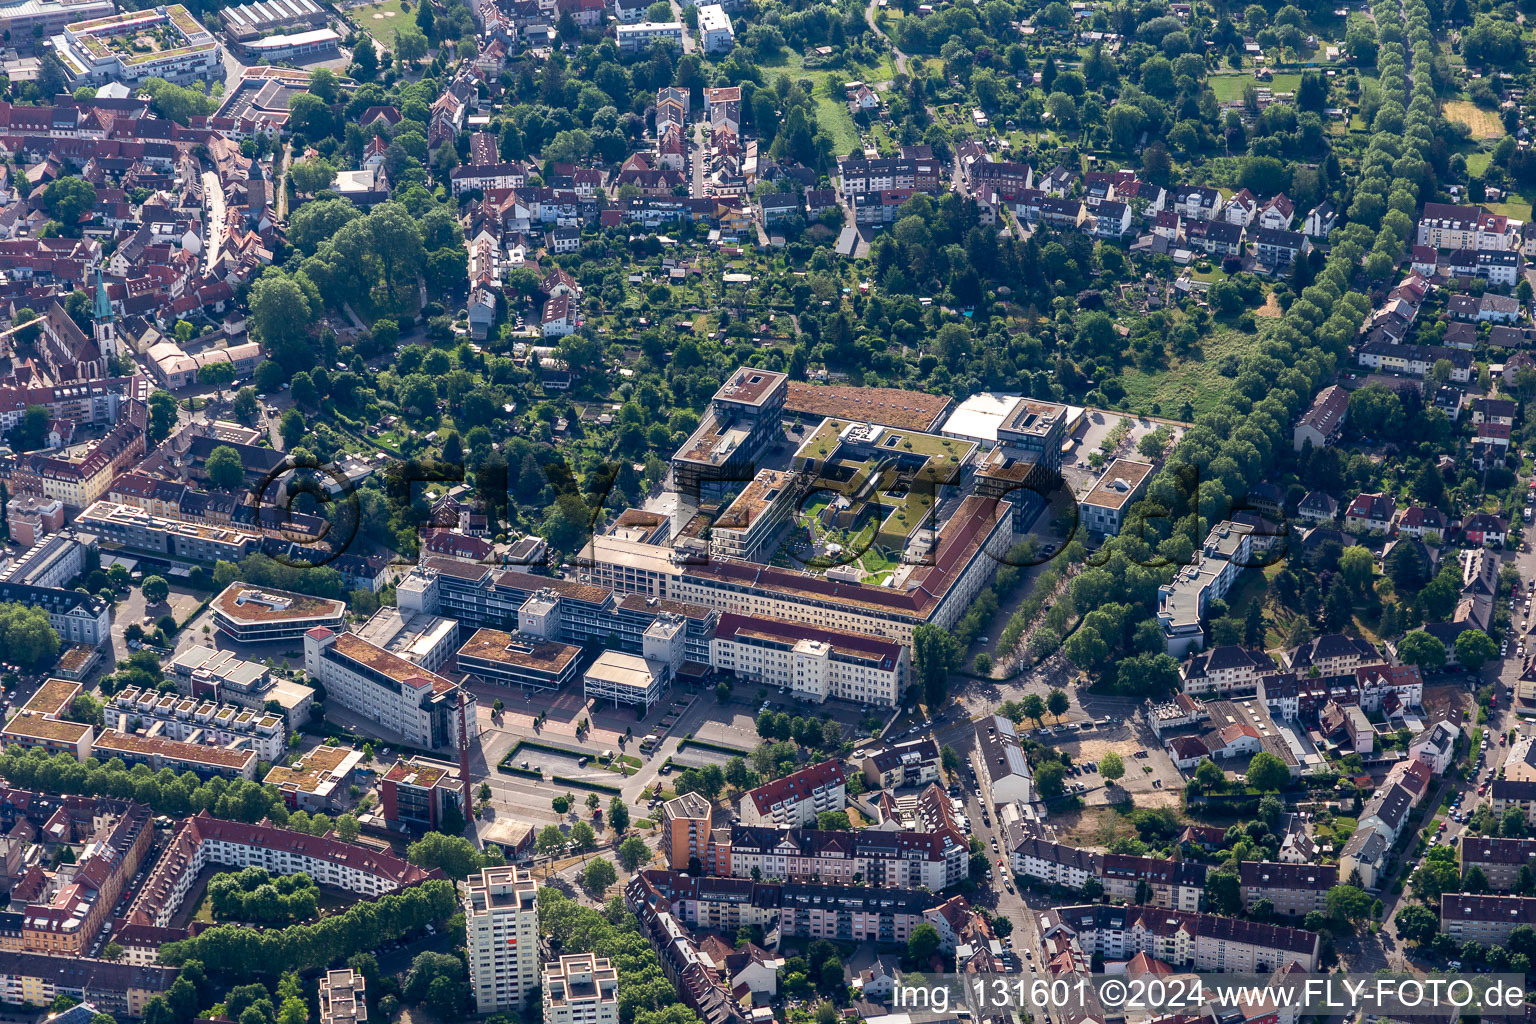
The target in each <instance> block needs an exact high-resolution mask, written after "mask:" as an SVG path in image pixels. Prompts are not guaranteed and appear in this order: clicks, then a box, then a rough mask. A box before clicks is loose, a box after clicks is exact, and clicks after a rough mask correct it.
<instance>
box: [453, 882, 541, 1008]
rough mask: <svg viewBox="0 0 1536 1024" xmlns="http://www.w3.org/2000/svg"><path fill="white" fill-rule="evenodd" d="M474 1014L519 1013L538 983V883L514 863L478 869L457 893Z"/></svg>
mask: <svg viewBox="0 0 1536 1024" xmlns="http://www.w3.org/2000/svg"><path fill="white" fill-rule="evenodd" d="M463 905H464V921H465V936H466V941H467V945H468V960H469V980H470V987H471V989H472V990H473V991H474V994H475V1011H476V1012H477V1013H502V1012H506V1011H509V1010H510V1011H514V1012H518V1013H520V1012H522V1011H523V1009H524V1008H525V1007H526V1006H527V1003H528V996H529V993H530V992H532V990H533V989H534V988H535V987H536V986H537V985H538V984H539V907H538V886H537V885H535V884H534V881H533V876H532V875H530V874H529V873H528V872H527V871H526V870H523V869H522V868H517V867H511V866H508V867H493V868H481V869H480V874H479V875H478V876H471V877H470V879H469V881H468V882H467V883H466V884H465V888H464V894H463Z"/></svg>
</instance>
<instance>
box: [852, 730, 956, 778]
mask: <svg viewBox="0 0 1536 1024" xmlns="http://www.w3.org/2000/svg"><path fill="white" fill-rule="evenodd" d="M860 767H862V768H863V770H864V781H865V783H866V784H867V785H868V787H869V788H870V789H900V788H901V787H903V786H926V785H928V784H929V783H931V782H938V781H939V769H940V768H941V767H942V758H941V756H940V750H939V744H938V742H937V741H936V740H934V739H933V737H931V736H924V737H922V738H920V739H915V740H907V741H905V742H903V743H893V744H891V745H890V746H887V747H884V748H882V749H879V750H871V751H868V752H866V753H865V755H864V761H863V764H862V765H861V766H860Z"/></svg>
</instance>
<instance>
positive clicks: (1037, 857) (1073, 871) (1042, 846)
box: [1007, 822, 1104, 889]
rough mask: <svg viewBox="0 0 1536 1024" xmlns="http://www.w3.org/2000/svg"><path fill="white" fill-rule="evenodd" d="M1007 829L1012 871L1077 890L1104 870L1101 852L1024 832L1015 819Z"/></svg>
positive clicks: (1100, 874) (1049, 883) (1099, 875)
mask: <svg viewBox="0 0 1536 1024" xmlns="http://www.w3.org/2000/svg"><path fill="white" fill-rule="evenodd" d="M1007 829H1008V846H1009V850H1010V852H1011V853H1012V855H1013V857H1012V864H1013V870H1014V871H1015V872H1016V873H1018V874H1021V875H1027V876H1029V877H1030V878H1035V879H1039V880H1040V881H1042V882H1045V883H1046V884H1048V885H1059V886H1061V887H1062V888H1065V889H1081V888H1082V887H1083V886H1084V885H1086V884H1087V883H1088V879H1090V878H1099V877H1101V876H1102V875H1103V873H1104V858H1103V855H1101V854H1097V853H1094V852H1093V851H1091V850H1080V849H1078V848H1077V847H1075V846H1066V845H1063V844H1062V843H1055V842H1052V841H1050V840H1049V839H1042V838H1040V837H1038V836H1034V835H1029V834H1026V832H1025V831H1024V830H1023V828H1022V827H1021V826H1020V825H1019V824H1018V823H1017V822H1014V823H1010V824H1009V825H1008V826H1007Z"/></svg>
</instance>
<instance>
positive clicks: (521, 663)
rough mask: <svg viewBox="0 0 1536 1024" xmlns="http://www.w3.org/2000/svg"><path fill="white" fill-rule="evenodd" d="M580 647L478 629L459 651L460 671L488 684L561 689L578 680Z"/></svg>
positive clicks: (524, 635)
mask: <svg viewBox="0 0 1536 1024" xmlns="http://www.w3.org/2000/svg"><path fill="white" fill-rule="evenodd" d="M580 661H581V648H579V647H575V646H572V645H571V644H562V643H559V642H557V641H551V640H545V639H544V638H543V637H542V636H539V635H537V634H524V633H504V632H502V631H501V630H499V629H478V630H476V631H475V633H474V635H473V636H471V637H470V638H469V639H468V640H466V641H465V642H464V645H463V646H462V647H460V648H459V652H458V655H457V664H458V667H459V670H460V671H462V672H468V673H470V674H472V675H474V676H475V677H476V678H478V679H481V680H484V681H485V682H488V683H498V684H500V685H502V686H509V687H510V686H517V687H521V688H522V689H524V690H558V689H560V688H561V687H563V686H565V684H567V683H569V682H570V681H571V680H573V679H575V678H576V670H577V667H578V665H579V664H580Z"/></svg>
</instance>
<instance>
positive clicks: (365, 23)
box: [347, 0, 416, 50]
mask: <svg viewBox="0 0 1536 1024" xmlns="http://www.w3.org/2000/svg"><path fill="white" fill-rule="evenodd" d="M347 20H349V21H351V22H352V24H354V25H356V26H357V27H358V28H360V29H362V30H363V31H365V32H367V33H368V34H369V35H371V36H373V38H375V39H377V40H378V41H379V42H380V43H382V44H383V45H384V47H385V49H389V50H393V49H394V48H395V33H396V32H397V31H399V29H400V26H401V25H414V24H416V12H415V8H414V7H413V8H412V9H411V10H410V11H406V10H405V9H404V8H403V7H401V5H400V0H382V2H381V3H376V4H369V5H368V6H367V7H354V8H353V9H352V10H350V11H348V12H347Z"/></svg>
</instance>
